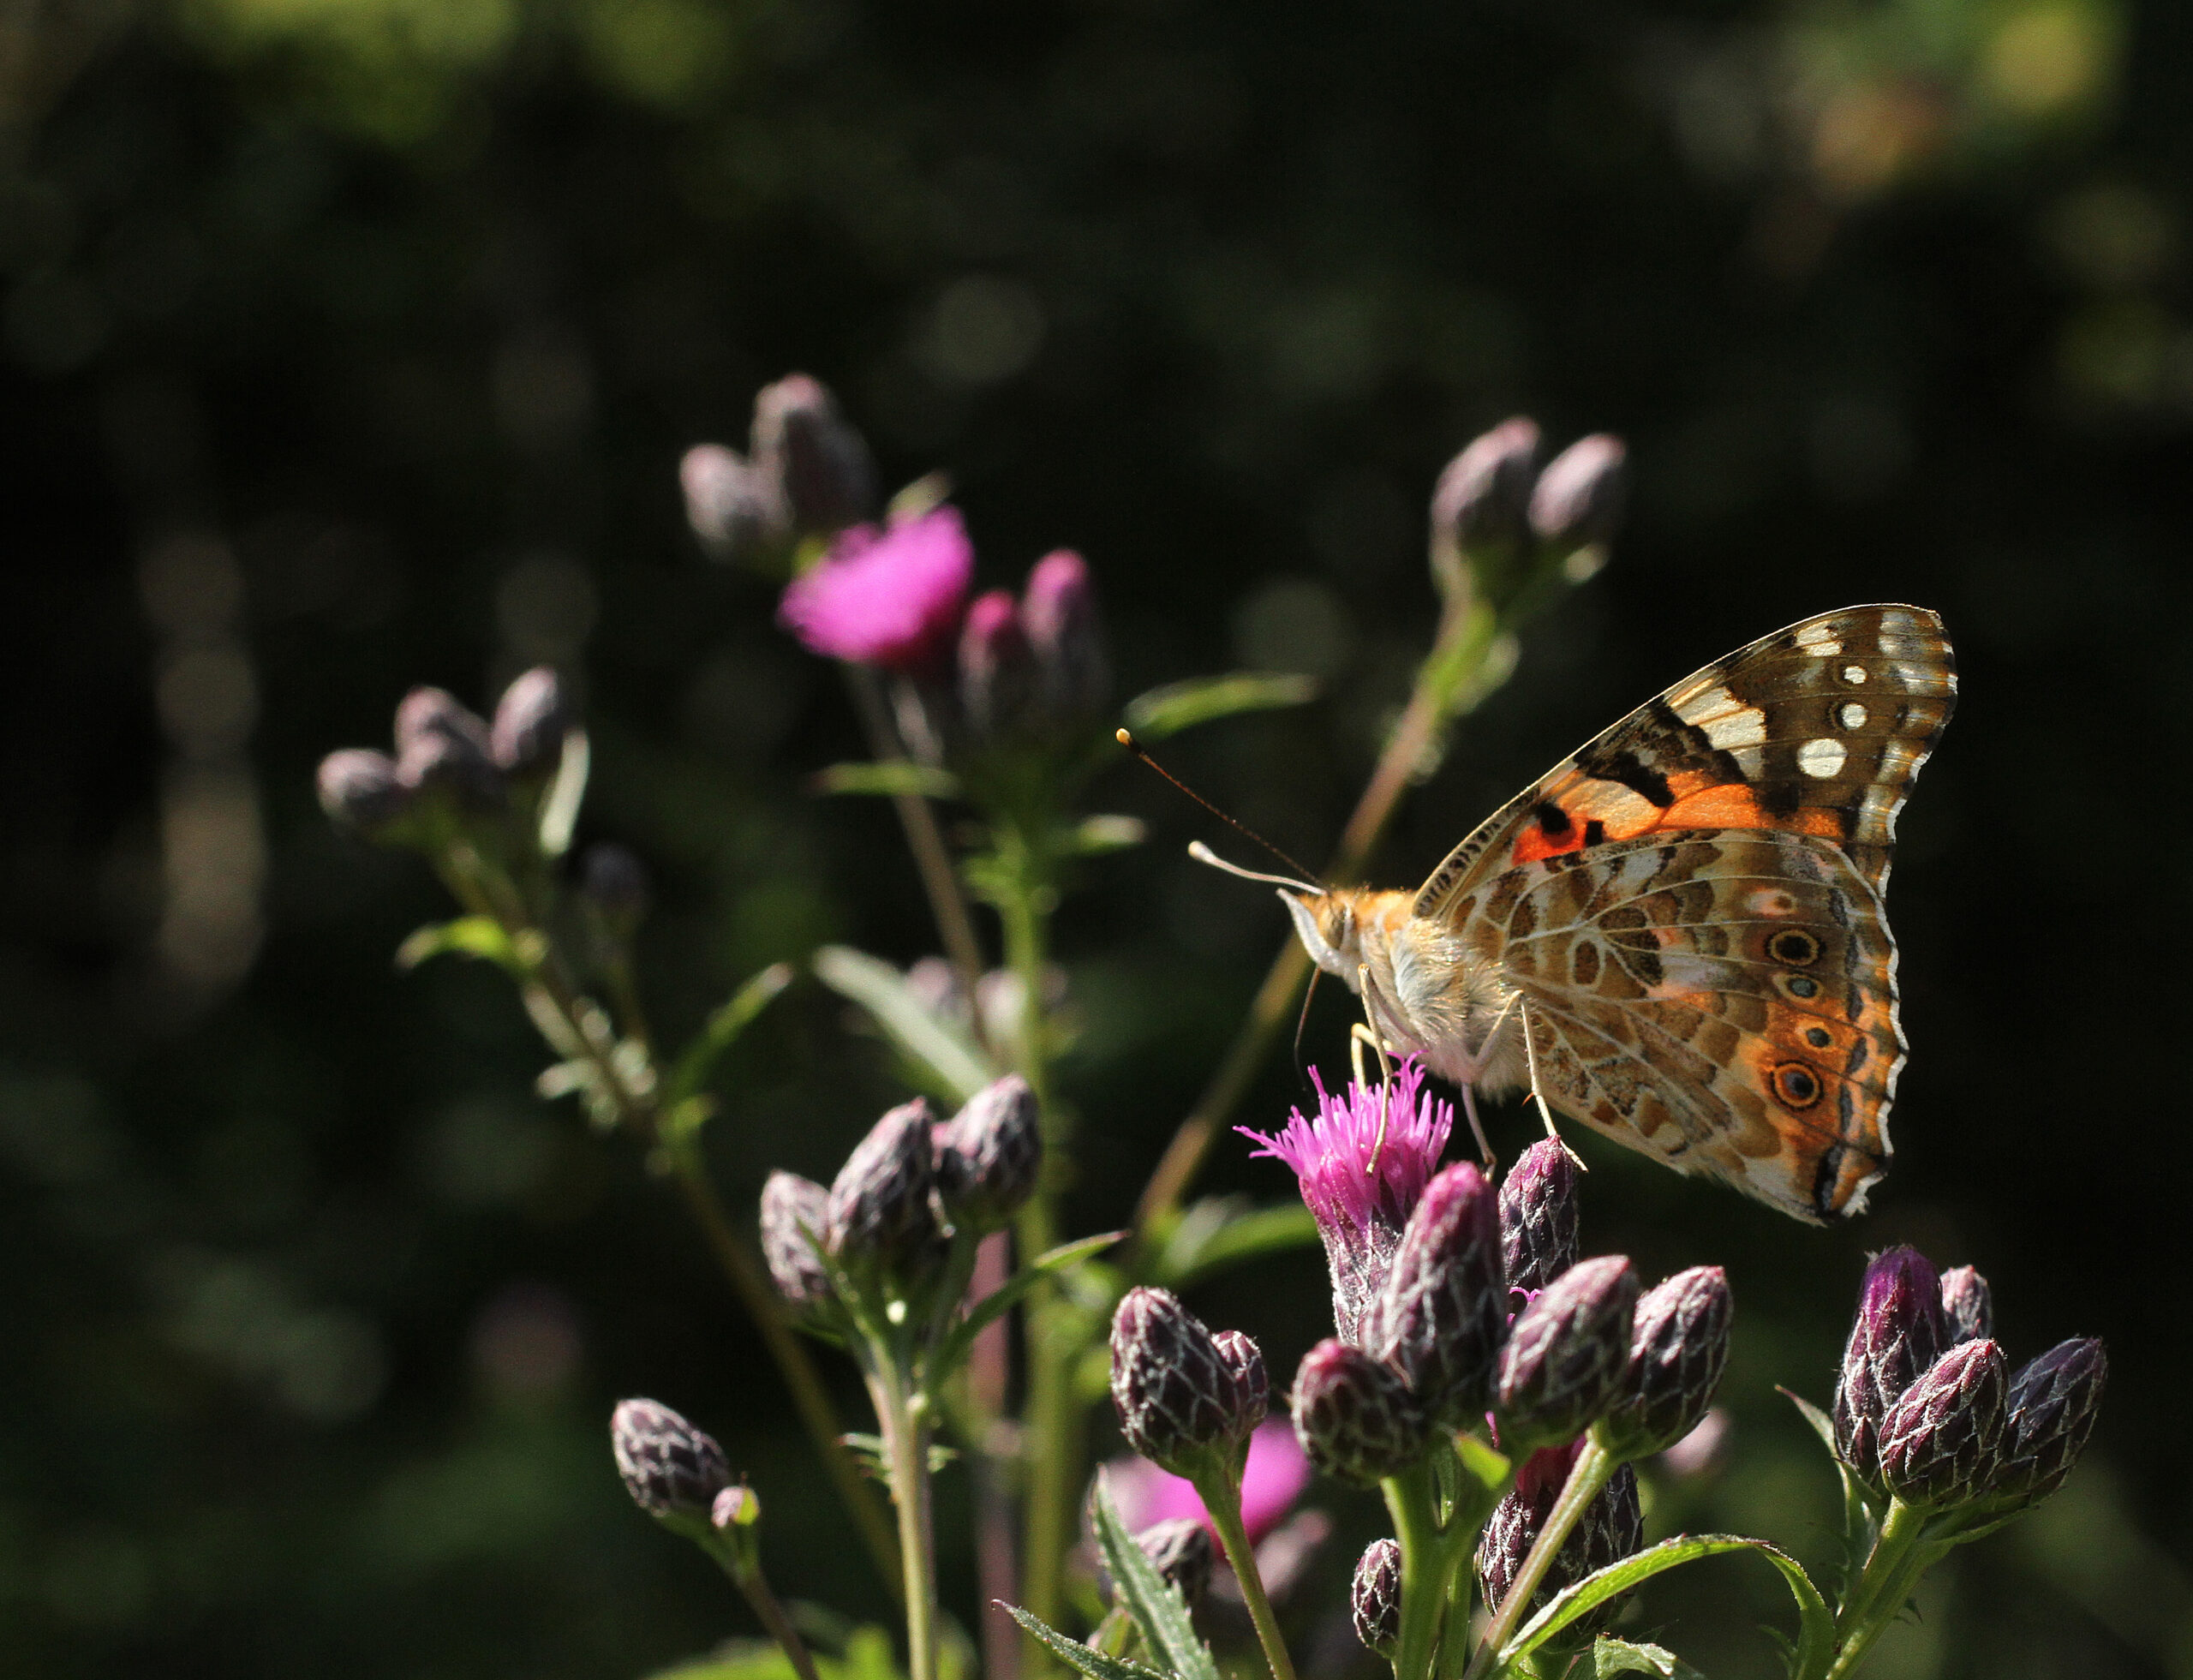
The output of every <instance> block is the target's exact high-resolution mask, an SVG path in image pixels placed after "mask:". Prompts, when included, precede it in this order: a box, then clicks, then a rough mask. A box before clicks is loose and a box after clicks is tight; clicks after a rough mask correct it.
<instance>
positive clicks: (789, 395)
mask: <svg viewBox="0 0 2193 1680" xmlns="http://www.w3.org/2000/svg"><path fill="white" fill-rule="evenodd" d="M754 464H755V465H756V467H757V468H759V469H761V471H762V474H763V475H765V476H766V477H768V479H769V480H770V481H773V482H774V484H775V486H776V487H777V489H778V492H779V493H780V494H781V496H782V497H783V499H784V505H785V507H786V510H787V511H789V513H790V515H791V519H792V529H793V530H794V532H795V533H796V534H798V535H801V536H807V535H828V534H829V533H831V532H833V531H838V530H842V529H845V527H846V526H847V525H857V524H859V523H861V522H862V521H863V520H864V519H869V518H873V517H875V459H874V457H872V456H870V455H869V451H868V444H867V441H866V440H865V439H863V438H862V436H861V434H860V433H858V432H857V431H855V430H854V429H853V428H852V427H851V426H849V425H847V424H846V421H845V418H844V416H841V415H840V413H839V412H838V403H837V399H836V398H834V397H833V396H832V395H831V394H830V392H829V388H828V386H824V385H823V384H822V382H821V381H820V380H812V379H810V378H809V377H808V376H807V375H806V374H789V375H787V376H786V377H785V378H783V379H780V380H778V381H777V382H776V383H775V384H774V385H772V386H765V387H764V388H763V389H762V392H761V394H760V395H759V396H757V397H756V398H755V399H754Z"/></svg>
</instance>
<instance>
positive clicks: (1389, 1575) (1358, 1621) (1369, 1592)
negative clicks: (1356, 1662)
mask: <svg viewBox="0 0 2193 1680" xmlns="http://www.w3.org/2000/svg"><path fill="white" fill-rule="evenodd" d="M1347 1607H1348V1609H1349V1610H1350V1611H1352V1612H1353V1617H1354V1621H1355V1636H1356V1637H1357V1638H1358V1639H1359V1640H1361V1641H1363V1645H1364V1648H1365V1650H1369V1651H1376V1652H1377V1653H1378V1654H1379V1655H1380V1656H1382V1657H1391V1656H1392V1655H1393V1654H1394V1646H1395V1643H1396V1642H1397V1641H1399V1640H1400V1638H1401V1543H1400V1542H1399V1541H1398V1540H1373V1541H1371V1544H1370V1545H1367V1546H1365V1547H1364V1548H1363V1555H1362V1557H1359V1558H1357V1559H1356V1562H1355V1584H1354V1585H1353V1587H1351V1588H1350V1589H1349V1591H1348V1595H1347Z"/></svg>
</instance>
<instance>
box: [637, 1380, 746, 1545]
mask: <svg viewBox="0 0 2193 1680" xmlns="http://www.w3.org/2000/svg"><path fill="white" fill-rule="evenodd" d="M609 1445H610V1450H612V1452H614V1453H615V1454H616V1456H617V1474H618V1475H620V1476H622V1477H623V1478H624V1491H625V1492H628V1493H630V1495H631V1496H632V1501H633V1503H634V1504H636V1505H638V1506H639V1508H640V1509H641V1510H643V1511H645V1512H647V1513H648V1516H653V1517H655V1518H658V1519H660V1520H661V1521H664V1522H671V1523H672V1524H673V1525H675V1526H678V1527H683V1528H695V1527H705V1526H707V1525H708V1522H709V1517H710V1513H711V1511H712V1510H713V1508H714V1504H715V1501H716V1496H717V1495H718V1494H719V1493H720V1492H723V1490H724V1489H725V1488H726V1486H729V1485H730V1482H731V1467H730V1466H729V1465H728V1464H727V1463H726V1462H725V1461H724V1456H723V1449H722V1448H721V1447H720V1446H718V1445H717V1444H715V1442H714V1439H713V1438H711V1437H710V1436H708V1434H707V1433H706V1432H704V1431H702V1430H699V1429H696V1428H695V1427H694V1426H692V1425H691V1424H690V1423H688V1422H686V1421H685V1420H684V1418H682V1417H680V1416H678V1414H677V1413H675V1412H673V1411H672V1410H671V1409H670V1408H669V1407H667V1406H663V1405H659V1404H657V1403H656V1402H654V1401H652V1400H624V1401H619V1402H618V1404H617V1410H616V1412H615V1413H614V1414H612V1416H611V1418H610V1420H609Z"/></svg>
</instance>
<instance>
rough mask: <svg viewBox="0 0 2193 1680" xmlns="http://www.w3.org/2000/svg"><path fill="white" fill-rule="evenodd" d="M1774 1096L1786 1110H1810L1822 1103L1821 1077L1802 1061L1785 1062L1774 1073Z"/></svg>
mask: <svg viewBox="0 0 2193 1680" xmlns="http://www.w3.org/2000/svg"><path fill="white" fill-rule="evenodd" d="M1772 1077H1773V1080H1774V1094H1775V1096H1776V1097H1779V1098H1780V1099H1781V1102H1782V1106H1783V1107H1784V1108H1785V1109H1809V1108H1810V1107H1812V1105H1813V1104H1814V1103H1817V1102H1819V1101H1820V1075H1819V1074H1817V1073H1814V1072H1813V1070H1812V1069H1811V1068H1809V1067H1806V1066H1805V1064H1804V1063H1803V1062H1802V1061H1785V1062H1784V1063H1783V1064H1782V1065H1781V1066H1780V1067H1777V1068H1776V1069H1775V1070H1774V1073H1773V1075H1772Z"/></svg>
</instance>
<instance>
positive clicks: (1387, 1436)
mask: <svg viewBox="0 0 2193 1680" xmlns="http://www.w3.org/2000/svg"><path fill="white" fill-rule="evenodd" d="M1430 1432H1431V1426H1430V1423H1429V1421H1428V1420H1426V1419H1425V1415H1424V1408H1422V1407H1420V1406H1419V1405H1418V1404H1417V1403H1416V1402H1415V1400H1414V1399H1413V1397H1412V1396H1410V1394H1409V1391H1408V1384H1407V1383H1405V1382H1403V1381H1402V1380H1401V1373H1400V1372H1397V1371H1395V1369H1394V1368H1393V1367H1392V1366H1389V1365H1383V1364H1381V1363H1380V1362H1379V1361H1378V1360H1375V1359H1373V1358H1371V1355H1370V1354H1366V1353H1365V1352H1364V1351H1363V1350H1362V1349H1361V1348H1351V1347H1350V1346H1348V1344H1347V1342H1340V1341H1336V1340H1335V1339H1333V1338H1331V1337H1330V1336H1329V1337H1327V1338H1326V1339H1325V1340H1324V1341H1323V1342H1319V1343H1318V1345H1317V1346H1316V1347H1314V1348H1311V1349H1310V1351H1309V1352H1308V1353H1306V1354H1304V1355H1303V1356H1302V1364H1301V1366H1300V1368H1299V1369H1298V1370H1297V1371H1296V1372H1295V1373H1294V1434H1295V1438H1297V1439H1298V1440H1300V1442H1301V1443H1302V1446H1303V1450H1305V1451H1306V1452H1307V1453H1308V1454H1309V1455H1310V1462H1312V1464H1314V1465H1316V1466H1317V1467H1318V1469H1320V1470H1322V1471H1324V1473H1325V1474H1327V1475H1329V1476H1337V1477H1339V1478H1340V1479H1341V1480H1343V1481H1352V1482H1359V1483H1362V1484H1363V1485H1365V1486H1369V1485H1370V1484H1371V1483H1372V1482H1375V1481H1379V1480H1383V1479H1384V1478H1385V1477H1387V1476H1390V1475H1392V1474H1395V1472H1396V1471H1398V1470H1401V1469H1405V1468H1407V1466H1409V1465H1411V1464H1413V1463H1414V1462H1416V1461H1417V1459H1419V1457H1421V1456H1423V1453H1424V1447H1425V1441H1426V1440H1427V1439H1428V1438H1429V1436H1430Z"/></svg>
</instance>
